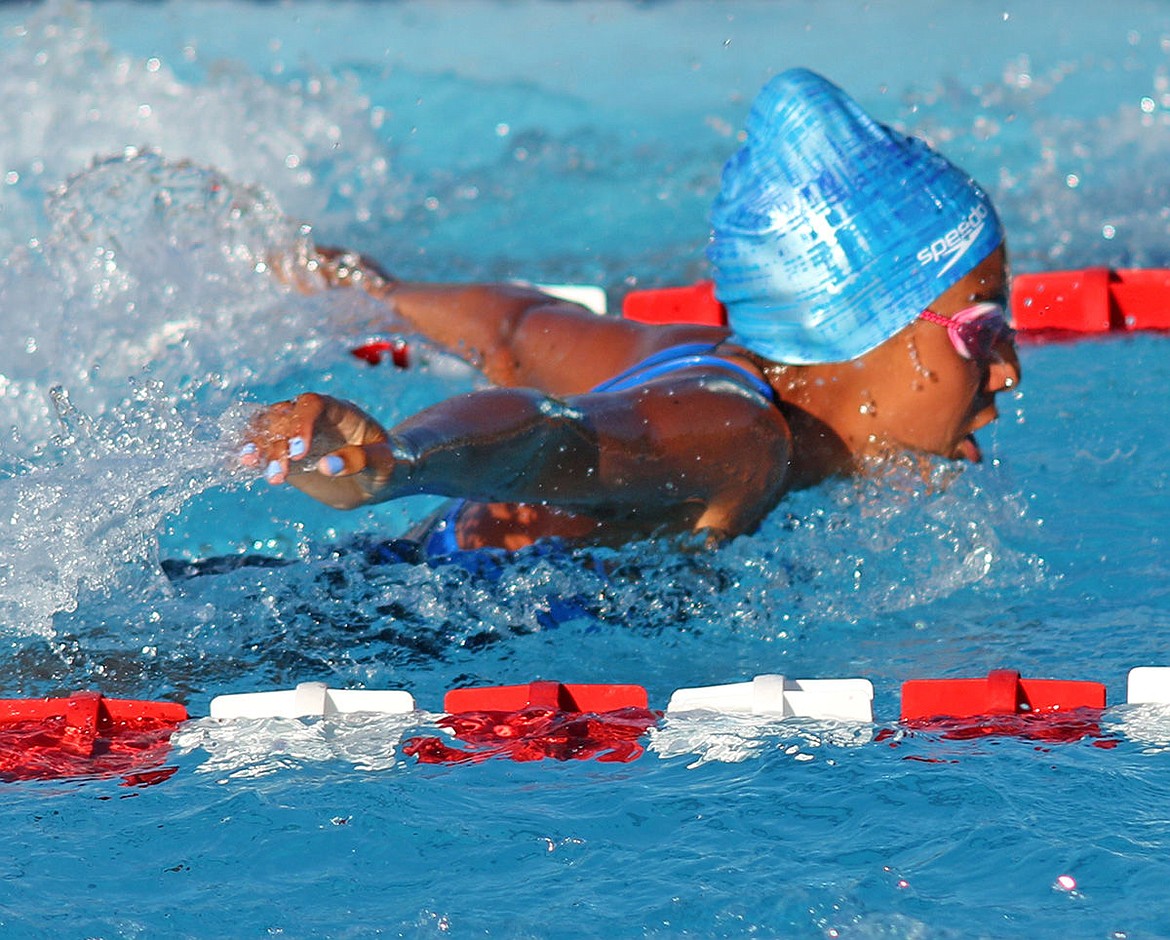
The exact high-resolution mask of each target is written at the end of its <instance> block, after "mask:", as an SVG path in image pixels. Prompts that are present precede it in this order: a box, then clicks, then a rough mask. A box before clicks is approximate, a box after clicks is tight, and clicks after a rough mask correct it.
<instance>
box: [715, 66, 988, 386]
mask: <svg viewBox="0 0 1170 940" xmlns="http://www.w3.org/2000/svg"><path fill="white" fill-rule="evenodd" d="M711 225H712V228H713V234H712V239H711V244H710V246H709V247H708V249H707V255H708V257H709V258H710V260H711V263H712V265H713V266H714V269H715V292H716V296H717V297H718V298H719V300H720V301H722V303H723V305H724V306H725V307H726V308H727V318H728V322H729V323H730V324H731V329H732V334H733V335H732V339H733V340H734V341H736V342H739V343H740V344H742V345H743V346H745V347H746V348H748V349H750V350H752V351H753V352H755V353H758V354H759V355H761V356H764V357H765V358H767V359H771V360H773V361H775V362H787V363H793V364H797V365H802V364H807V363H815V362H844V361H846V360H848V359H856V358H857V357H858V356H860V355H862V354H864V353H866V352H869V350H871V349H873V348H874V347H875V346H878V345H880V344H881V343H883V342H884V341H885V340H887V339H889V338H890V337H891V336H893V335H894V334H895V333H897V332H898V331H899V330H901V329H902V328H903V327H905V326H907V325H908V324H909V323H911V322H912V321H913V320H914V318H915V317H916V316H917V315H918V313H919V312H921V311H922V310H923V309H925V308H926V307H927V306H929V305H930V304H931V303H932V302H933V301H934V300H935V299H936V298H937V297H938V296H939V295H940V294H941V293H943V291H945V290H946V289H947V288H948V287H950V286H951V285H952V284H954V283H955V282H956V281H958V280H959V279H960V278H962V277H963V276H964V275H965V274H967V273H968V272H969V271H970V270H971V269H972V268H974V267H975V266H976V265H977V264H979V262H981V261H982V260H983V259H984V258H986V257H987V256H988V255H989V254H991V252H992V251H994V250H995V248H996V247H997V246H998V245H999V244H1000V242H1002V241H1003V229H1002V227H1001V225H1000V222H999V217H998V216H997V215H996V213H995V209H994V207H993V206H992V205H991V201H990V200H989V199H988V198H987V194H986V193H984V192H983V190H982V189H981V188H980V187H979V185H978V184H977V183H976V182H975V181H974V180H972V179H971V177H970V176H968V175H967V174H966V173H964V172H963V171H962V170H960V169H959V168H958V167H956V166H954V165H953V164H952V163H950V162H949V161H948V160H946V159H945V158H944V157H942V156H940V155H939V154H937V153H935V152H934V151H933V150H931V149H930V147H928V146H927V145H926V144H925V143H924V142H922V141H921V140H917V139H915V138H912V137H905V136H903V135H902V134H899V133H897V132H896V131H893V130H891V129H890V128H888V127H885V126H884V125H882V124H878V123H877V122H876V121H875V120H873V118H871V117H870V116H869V115H868V114H866V113H865V112H864V111H862V110H861V108H860V107H859V106H858V104H857V102H855V101H854V100H853V99H852V98H850V97H849V96H848V95H846V94H845V92H843V91H842V90H841V89H840V88H838V87H837V86H836V85H833V84H832V83H831V82H828V81H826V80H825V79H824V78H822V77H821V76H819V75H817V74H816V73H814V72H810V71H808V70H806V69H792V70H790V71H787V72H783V73H781V74H780V75H777V76H776V77H775V78H774V79H772V81H771V82H769V83H768V85H767V86H766V87H765V88H764V90H763V91H761V92H760V94H759V96H758V97H757V98H756V101H755V103H754V104H753V106H752V110H751V114H750V115H749V117H748V122H747V140H746V142H745V143H744V145H743V147H741V148H740V150H739V151H738V152H737V153H736V154H735V155H734V156H733V157H732V158H731V159H730V160H729V161H728V162H727V166H726V167H724V169H723V186H722V189H721V191H720V193H719V196H718V198H717V199H716V200H715V206H714V208H713V210H712V213H711Z"/></svg>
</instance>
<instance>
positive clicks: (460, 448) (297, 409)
mask: <svg viewBox="0 0 1170 940" xmlns="http://www.w3.org/2000/svg"><path fill="white" fill-rule="evenodd" d="M342 425H346V426H345V427H342ZM343 441H344V442H343ZM251 442H252V443H251V446H252V447H253V448H255V453H254V454H253V455H252V456H253V462H254V463H259V464H261V465H263V466H269V467H270V468H271V472H270V473H269V479H270V480H271V481H272V482H276V483H279V482H284V481H286V480H287V482H289V483H291V484H292V485H294V486H296V487H297V488H299V489H301V490H303V491H304V492H306V493H308V494H309V495H311V496H314V497H315V498H317V499H319V500H321V501H322V502H325V503H327V504H329V505H332V506H335V507H337V508H354V507H356V506H360V505H364V504H366V503H371V502H381V501H384V500H387V499H393V498H396V497H399V496H406V495H411V494H415V493H431V494H435V495H445V496H459V497H464V498H467V499H471V500H475V501H482V502H526V503H547V504H551V505H556V506H560V507H562V508H565V509H568V510H571V511H574V512H580V513H586V514H590V515H595V516H599V517H618V516H620V517H623V518H636V517H637V516H638V515H640V514H643V513H646V514H652V515H653V516H661V515H662V513H663V511H664V510H665V509H668V508H669V507H677V508H679V510H680V511H683V510H685V511H686V512H687V514H688V515H689V516H692V517H693V519H694V520H695V521H694V523H693V525H694V528H696V529H704V528H705V529H711V530H714V531H716V532H719V533H721V534H727V535H732V534H736V533H738V532H742V531H745V530H746V529H749V528H751V527H752V526H754V525H755V524H756V523H757V522H758V521H759V520H760V518H762V517H763V515H764V514H765V513H767V511H768V510H769V509H771V508H772V506H773V505H774V504H775V502H776V501H777V500H778V499H779V497H780V495H781V494H782V493H783V491H784V488H785V485H786V482H787V476H788V472H787V470H788V463H789V457H790V454H791V435H790V434H789V431H788V428H787V425H786V424H785V423H784V421H783V419H782V418H781V417H780V415H779V413H778V412H777V411H776V410H775V409H774V408H770V407H766V406H764V405H762V404H761V403H760V402H759V400H758V398H756V396H754V395H753V394H752V393H749V392H747V391H745V390H743V389H742V388H741V387H739V386H737V385H736V384H735V383H733V382H730V381H719V380H716V381H714V382H712V381H710V380H708V381H706V382H705V383H702V382H684V383H681V384H680V383H672V384H669V385H668V384H667V383H658V384H652V385H649V386H646V387H643V388H641V389H636V390H632V391H630V392H621V393H603V394H586V395H580V396H574V397H570V398H567V399H564V400H558V399H554V398H550V397H547V396H544V395H541V394H540V393H537V392H534V391H532V390H530V389H507V388H494V389H487V390H484V391H481V392H474V393H472V394H469V395H463V396H459V397H457V398H453V399H450V400H448V401H445V402H441V403H439V404H438V405H435V406H433V407H431V408H428V409H426V410H425V411H423V412H420V413H419V414H418V415H415V416H414V417H412V418H410V419H407V420H406V421H404V422H402V423H401V424H399V425H397V426H396V427H395V428H393V429H392V430H391V431H390V432H386V431H384V430H382V429H381V428H380V427H379V426H378V425H377V424H376V422H373V420H372V419H370V418H369V417H368V416H367V415H365V414H364V413H363V412H361V411H360V410H359V409H357V408H355V407H354V406H352V405H349V404H348V403H345V402H338V401H337V400H336V399H331V398H327V397H325V396H318V395H312V394H310V395H302V396H300V397H299V398H298V399H296V400H295V401H293V402H286V403H282V404H281V405H277V406H273V408H271V409H268V411H267V412H264V413H262V415H261V417H260V418H259V419H258V422H257V424H256V425H254V428H253V432H252V435H251ZM294 442H297V443H295V445H294ZM302 446H303V447H304V452H303V456H301V457H293V458H292V459H290V458H289V450H290V449H294V450H296V451H297V452H300V450H301V448H302Z"/></svg>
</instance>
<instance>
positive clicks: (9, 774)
mask: <svg viewBox="0 0 1170 940" xmlns="http://www.w3.org/2000/svg"><path fill="white" fill-rule="evenodd" d="M1126 704H1127V705H1155V706H1170V667H1155V666H1142V667H1137V668H1135V669H1133V670H1131V671H1130V673H1129V678H1128V683H1127V700H1126ZM443 709H444V714H442V715H438V716H435V715H432V714H428V713H425V712H418V711H417V710H416V705H415V700H414V697H413V696H412V695H411V694H410V693H409V692H406V691H402V690H387V691H376V690H366V689H330V688H328V687H327V686H326V685H325V684H324V683H321V682H306V683H302V684H300V685H298V686H297V687H296V688H295V689H288V690H281V691H274V692H253V693H244V694H236V695H221V696H217V697H216V698H214V699H213V700H212V702H211V708H210V716H209V717H210V720H212V721H214V722H218V723H220V724H230V723H238V722H243V721H249V720H252V721H255V720H264V719H294V720H295V719H306V718H321V719H324V720H340V719H343V718H344V716H347V715H358V714H361V715H397V716H411V715H417V716H418V724H419V725H420V726H428V725H429V726H436V725H437V726H438V727H439V728H440V729H441V730H442V731H443V732H444V733H445V735H446V736H445V737H440V736H437V735H429V736H427V735H422V736H416V737H410V738H406V739H405V740H401V741H400V740H394V741H386V742H385V744H386V746H387V747H388V748H393V747H394V746H396V745H398V744H399V743H401V745H402V751H403V753H404V754H406V755H408V756H412V757H415V758H416V759H417V760H418V761H419V762H420V763H474V762H478V761H482V760H486V759H488V758H493V757H496V758H501V757H502V758H509V759H512V760H520V761H532V760H541V759H545V758H551V759H555V760H585V759H596V760H602V761H623V762H624V761H631V760H634V759H635V758H637V757H638V756H639V755H641V753H642V751H643V746H642V744H641V743H640V741H641V739H642V738H643V736H644V735H646V734H647V733H648V732H649V731H651V730H652V729H654V728H655V727H657V726H659V725H660V723H661V722H663V721H664V720H665V721H670V720H671V719H678V718H680V716H685V719H686V720H688V721H690V722H693V723H701V722H702V721H703V720H704V716H707V717H711V716H719V715H729V716H750V717H754V718H761V719H766V720H769V721H771V720H776V721H784V720H787V719H804V720H806V721H813V722H818V723H828V724H832V725H839V726H854V727H856V726H861V725H865V724H868V723H872V722H873V685H872V683H871V682H870V681H869V680H868V679H791V678H788V677H785V676H779V675H761V676H756V677H755V678H754V679H752V680H751V681H750V682H737V683H731V684H728V685H716V686H705V687H700V688H688V689H678V690H677V691H675V692H674V693H673V694H672V695H671V697H670V700H669V702H668V703H667V706H666V709H665V711H664V712H663V711H656V710H653V709H651V708H650V705H649V700H648V695H647V692H646V689H645V688H643V687H642V686H639V685H618V684H595V685H588V684H562V683H559V682H549V681H538V682H531V683H528V684H527V685H511V686H487V687H483V688H471V689H454V690H451V691H450V692H448V693H447V695H446V696H445V698H444V701H443ZM1105 709H1106V690H1105V686H1104V685H1102V684H1101V683H1098V682H1086V681H1079V680H1063V679H1027V678H1021V676H1020V675H1019V673H1017V672H1014V671H1012V670H1007V669H1001V670H994V671H992V672H991V673H989V674H988V675H987V676H986V677H983V678H976V679H914V680H910V681H908V682H905V683H903V685H902V695H901V713H900V729H889V728H888V729H883V730H882V731H880V732H879V733H878V734H877V735H876V736H875V739H876V740H878V741H883V740H885V741H889V740H891V739H892V738H894V737H895V736H897V735H898V734H899V731H901V732H902V733H905V734H915V733H923V732H926V733H930V734H935V735H937V736H940V737H944V738H949V739H964V738H974V737H984V736H988V735H1013V736H1018V737H1024V738H1028V739H1036V740H1043V741H1047V742H1059V741H1077V740H1081V739H1084V738H1096V739H1097V741H1096V742H1095V743H1097V744H1098V745H1099V746H1103V747H1106V746H1112V745H1113V744H1115V743H1116V739H1111V740H1106V739H1105V735H1103V733H1102V731H1101V728H1100V719H1101V717H1102V715H1103V713H1104V711H1105ZM188 717H189V716H188V714H187V711H186V709H185V708H184V707H183V706H182V705H178V704H176V703H173V702H144V701H135V700H128V699H107V698H104V697H102V696H101V695H100V694H98V693H93V692H89V693H78V694H77V695H73V696H70V697H68V698H54V699H8V700H0V780H7V781H14V780H45V779H58V778H65V777H122V778H123V782H124V783H126V784H127V785H146V784H152V783H158V782H161V781H162V780H165V779H166V778H167V777H169V776H170V775H171V774H173V773H174V771H175V768H174V767H167V766H165V762H166V760H167V756H168V753H169V748H170V739H171V735H172V734H173V733H174V732H175V731H176V730H177V729H178V728H179V727H180V725H182V724H183V723H184V722H186V721H187V720H188ZM1165 717H1166V719H1167V721H1166V722H1165V723H1166V724H1167V728H1168V729H1170V714H1167V715H1166V716H1165ZM1141 724H1142V723H1141V722H1140V721H1139V722H1137V723H1136V724H1135V727H1139V726H1141ZM403 727H408V725H406V724H404V726H403ZM1162 733H1163V734H1165V733H1166V732H1165V731H1163V732H1162Z"/></svg>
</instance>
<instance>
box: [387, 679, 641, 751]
mask: <svg viewBox="0 0 1170 940" xmlns="http://www.w3.org/2000/svg"><path fill="white" fill-rule="evenodd" d="M647 702H648V696H647V694H646V690H645V689H644V688H642V687H641V686H638V685H564V684H562V683H560V682H547V681H542V682H530V683H529V684H528V685H510V686H488V687H485V688H475V689H453V690H451V691H450V692H448V693H447V695H446V697H445V698H444V700H443V707H444V709H445V710H446V711H447V712H448V714H447V716H446V717H444V718H442V719H440V720H439V725H440V727H443V728H446V729H448V730H449V731H451V732H452V734H454V735H455V737H456V738H458V739H459V740H460V741H462V742H464V743H465V744H467V745H470V746H469V747H467V748H461V747H452V746H451V745H450V744H448V743H447V742H446V741H444V740H443V739H442V738H437V737H417V738H411V739H409V740H408V741H406V742H404V744H403V748H402V750H403V753H405V754H407V755H409V756H411V757H415V758H417V759H418V761H419V762H420V763H423V764H463V763H476V762H479V761H483V760H487V759H488V758H491V757H504V758H509V759H511V760H515V761H534V760H543V759H545V758H549V759H552V760H560V761H565V760H590V759H596V760H599V761H608V762H621V763H627V762H629V761H632V760H635V759H637V758H638V757H640V756H641V754H642V750H643V748H642V746H641V745H640V744H639V743H638V739H639V738H640V737H641V736H642V735H643V734H645V733H646V731H647V730H649V728H650V727H651V725H653V724H655V723H656V722H657V721H658V719H659V718H660V717H661V715H660V713H659V712H654V711H650V710H649V708H647Z"/></svg>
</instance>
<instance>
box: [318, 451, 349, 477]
mask: <svg viewBox="0 0 1170 940" xmlns="http://www.w3.org/2000/svg"><path fill="white" fill-rule="evenodd" d="M344 469H345V461H344V460H342V459H341V458H340V457H338V456H337V454H330V455H329V456H328V457H322V458H321V472H322V473H323V474H325V476H327V477H335V476H337V474H339V473H341V471H342V470H344Z"/></svg>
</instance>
